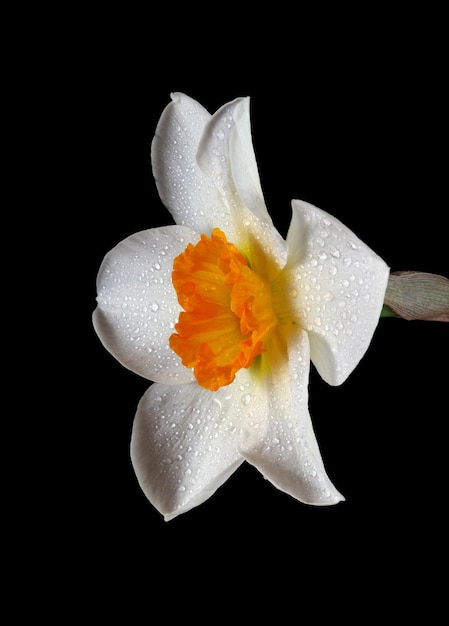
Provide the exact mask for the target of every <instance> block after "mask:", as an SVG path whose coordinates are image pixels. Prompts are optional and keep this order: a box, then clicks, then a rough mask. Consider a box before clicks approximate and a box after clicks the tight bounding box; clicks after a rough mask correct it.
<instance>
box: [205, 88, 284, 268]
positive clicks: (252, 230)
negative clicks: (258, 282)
mask: <svg viewBox="0 0 449 626" xmlns="http://www.w3.org/2000/svg"><path fill="white" fill-rule="evenodd" d="M197 159H198V163H199V165H200V167H201V168H202V170H203V171H204V173H205V174H206V175H207V176H208V177H209V178H210V180H211V181H212V183H213V184H214V186H215V187H216V189H217V190H218V191H219V192H220V194H221V196H222V198H223V202H224V203H225V204H226V206H227V207H228V209H229V213H230V215H231V218H232V219H231V220H230V221H229V222H228V223H227V224H225V225H224V226H220V228H221V229H222V230H223V231H224V232H225V233H226V236H227V238H228V239H229V241H232V242H233V243H235V244H236V245H237V246H238V248H239V249H240V250H241V251H242V252H243V253H244V254H245V255H247V256H248V258H249V260H250V263H251V265H252V267H254V266H255V265H257V259H254V256H256V257H258V259H259V265H260V261H261V259H262V257H263V256H268V257H270V258H271V259H272V261H271V262H272V263H273V264H275V265H276V266H277V267H278V268H279V267H282V266H283V265H284V263H285V261H286V246H285V242H284V240H283V239H282V237H281V235H280V234H279V233H278V231H277V230H276V229H275V228H274V226H273V222H272V220H271V217H270V215H269V214H268V211H267V208H266V206H265V201H264V198H263V194H262V189H261V186H260V180H259V173H258V168H257V162H256V157H255V154H254V148H253V143H252V138H251V124H250V110H249V98H237V99H236V100H234V101H233V102H230V103H228V104H226V105H224V106H223V107H221V108H220V109H219V110H218V111H217V112H216V113H215V114H214V115H213V116H212V117H211V119H210V120H209V122H208V123H207V124H206V126H205V129H204V133H203V136H202V138H201V142H200V145H199V148H198V154H197ZM268 273H269V272H268Z"/></svg>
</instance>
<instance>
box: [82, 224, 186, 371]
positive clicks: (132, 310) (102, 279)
mask: <svg viewBox="0 0 449 626" xmlns="http://www.w3.org/2000/svg"><path fill="white" fill-rule="evenodd" d="M197 239H198V236H197V235H196V233H194V232H193V231H192V230H190V229H189V228H185V227H183V226H166V227H163V228H153V229H150V230H145V231H142V232H140V233H136V234H135V235H132V236H131V237H128V238H127V239H125V240H124V241H122V242H121V243H119V244H118V245H117V246H116V247H115V248H114V249H113V250H111V251H110V252H109V253H108V254H107V255H106V257H105V259H104V261H103V263H102V265H101V268H100V271H99V273H98V278H97V292H98V296H97V302H98V306H97V308H96V310H95V312H94V317H93V320H94V326H95V329H96V331H97V334H98V335H99V337H100V339H101V341H102V342H103V344H104V346H105V347H106V348H107V349H108V350H109V351H110V352H111V353H112V354H113V355H114V356H115V358H116V359H117V360H118V361H120V362H121V363H122V364H123V365H125V366H126V367H128V368H129V369H131V370H132V371H134V372H136V373H137V374H140V375H141V376H143V377H145V378H147V379H149V380H155V381H159V382H164V383H180V382H190V381H191V380H192V379H193V374H192V372H191V371H190V370H188V369H186V368H185V367H183V366H182V365H181V362H180V359H179V357H178V356H177V355H176V354H175V353H174V352H173V351H172V350H171V349H170V347H169V345H168V339H169V337H170V335H171V334H172V332H173V328H174V324H175V322H176V320H177V318H178V315H179V311H180V306H179V304H178V301H177V297H176V292H175V290H174V287H173V284H172V280H171V273H172V269H173V259H174V257H175V256H177V255H178V254H180V253H181V252H182V251H183V250H184V249H185V247H186V245H187V244H188V243H189V242H194V243H196V240H197Z"/></svg>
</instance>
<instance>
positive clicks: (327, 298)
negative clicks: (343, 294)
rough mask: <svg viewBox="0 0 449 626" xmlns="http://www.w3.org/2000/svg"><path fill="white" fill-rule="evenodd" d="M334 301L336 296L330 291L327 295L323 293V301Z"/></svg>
mask: <svg viewBox="0 0 449 626" xmlns="http://www.w3.org/2000/svg"><path fill="white" fill-rule="evenodd" d="M333 299H334V294H333V293H331V292H330V291H326V293H323V300H325V301H326V302H331V301H332V300H333Z"/></svg>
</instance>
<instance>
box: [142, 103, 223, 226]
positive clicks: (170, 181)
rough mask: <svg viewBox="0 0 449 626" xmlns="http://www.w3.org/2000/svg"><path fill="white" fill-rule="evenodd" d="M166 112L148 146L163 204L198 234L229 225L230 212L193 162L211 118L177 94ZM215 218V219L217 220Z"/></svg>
mask: <svg viewBox="0 0 449 626" xmlns="http://www.w3.org/2000/svg"><path fill="white" fill-rule="evenodd" d="M172 99H173V101H172V102H171V103H170V104H169V105H168V106H167V107H166V108H165V110H164V111H163V113H162V115H161V118H160V120H159V123H158V126H157V128H156V134H155V137H154V139H153V143H152V146H151V161H152V166H153V174H154V177H155V179H156V185H157V189H158V191H159V195H160V197H161V200H162V202H163V203H164V204H165V206H166V207H167V208H168V210H169V211H170V213H171V214H172V216H173V218H174V220H175V222H176V223H177V224H183V225H186V226H189V227H190V228H193V230H196V231H197V232H199V233H206V234H210V232H211V230H212V229H213V228H214V227H215V226H218V227H220V228H223V225H224V224H225V223H227V222H229V217H230V216H229V210H227V209H226V207H225V206H224V205H223V202H222V200H221V197H220V194H219V193H218V191H217V189H216V187H215V186H214V184H213V183H212V182H211V180H210V178H209V177H208V176H205V175H204V173H203V172H202V170H201V169H200V168H199V167H198V164H197V162H196V153H197V150H198V144H199V142H200V139H201V137H202V135H203V131H204V127H205V125H206V124H207V122H208V120H209V119H210V114H209V113H208V112H207V111H206V109H204V108H203V107H202V106H201V105H200V104H199V103H198V102H196V101H195V100H192V98H189V97H188V96H186V95H184V94H180V93H176V94H173V95H172ZM217 218H218V219H217Z"/></svg>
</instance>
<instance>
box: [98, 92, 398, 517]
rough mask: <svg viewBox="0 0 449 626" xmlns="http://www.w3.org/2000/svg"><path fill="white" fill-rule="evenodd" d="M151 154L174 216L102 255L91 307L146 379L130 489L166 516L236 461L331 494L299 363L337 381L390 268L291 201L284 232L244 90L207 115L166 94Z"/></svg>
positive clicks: (277, 479)
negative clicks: (271, 203)
mask: <svg viewBox="0 0 449 626" xmlns="http://www.w3.org/2000/svg"><path fill="white" fill-rule="evenodd" d="M151 156H152V165H153V172H154V176H155V179H156V184H157V188H158V191H159V194H160V197H161V199H162V201H163V202H164V204H165V206H166V207H167V208H168V210H169V211H170V213H171V215H172V217H173V218H174V221H175V223H176V224H175V225H171V226H165V227H161V228H153V229H149V230H146V231H143V232H140V233H137V234H135V235H132V236H131V237H129V238H128V239H126V240H124V241H122V242H121V243H120V244H118V245H117V246H116V247H115V248H114V249H113V250H112V251H111V252H109V254H107V255H106V257H105V259H104V262H103V264H102V266H101V268H100V271H99V274H98V298H97V301H98V305H97V308H96V310H95V312H94V326H95V329H96V331H97V333H98V335H99V337H100V339H101V340H102V342H103V344H104V345H105V346H106V348H107V349H108V350H110V352H111V353H112V354H113V355H114V356H115V357H116V358H117V359H118V360H119V361H120V362H121V363H123V364H124V365H125V366H127V367H128V368H130V369H132V370H133V371H135V372H137V373H138V374H140V375H142V376H144V377H145V378H147V379H149V380H151V381H153V384H152V385H151V386H150V387H149V389H148V391H147V392H146V393H145V395H144V396H143V398H142V400H141V401H140V403H139V407H138V410H137V414H136V418H135V422H134V427H133V434H132V441H131V456H132V462H133V465H134V468H135V471H136V475H137V478H138V480H139V483H140V485H141V487H142V489H143V491H144V492H145V494H146V495H147V497H148V498H149V499H150V501H151V502H152V503H153V504H154V506H155V507H156V508H157V509H158V510H159V511H160V512H161V513H162V514H163V515H164V516H165V519H167V520H168V519H171V518H173V517H175V516H176V515H179V514H180V513H183V512H185V511H188V510H189V509H191V508H192V507H194V506H196V505H198V504H200V503H201V502H203V501H204V500H206V499H207V498H208V497H209V496H210V495H212V493H213V492H214V491H215V490H216V489H217V488H218V487H219V486H220V485H221V484H223V482H224V481H225V480H226V479H227V478H228V477H229V476H230V474H231V473H232V472H234V471H235V469H236V468H237V467H238V466H239V465H240V464H241V463H242V462H243V461H245V460H246V461H248V462H249V463H251V464H252V465H254V466H255V467H257V468H258V469H259V470H260V472H261V473H262V474H263V475H264V476H265V477H266V478H267V479H269V480H270V481H271V482H272V483H273V484H274V485H275V486H276V487H278V488H279V489H281V490H283V491H285V492H287V493H289V494H290V495H292V496H294V497H295V498H297V499H298V500H300V501H302V502H306V503H309V504H317V505H326V504H335V503H337V502H339V501H340V500H342V499H343V498H342V496H341V495H340V493H339V492H338V491H337V489H336V488H335V487H334V486H333V484H332V483H331V481H330V479H329V478H328V476H327V473H326V471H325V468H324V465H323V462H322V459H321V455H320V452H319V448H318V444H317V441H316V438H315V435H314V432H313V428H312V424H311V420H310V415H309V411H308V381H309V369H310V361H312V362H313V363H314V365H315V367H316V369H317V370H318V372H319V374H320V375H321V376H322V378H323V379H324V380H325V381H327V382H328V383H329V384H331V385H339V384H341V383H342V382H343V381H345V380H346V378H347V377H348V376H349V374H350V373H351V372H352V371H353V369H354V368H355V367H356V365H357V364H358V362H359V361H360V359H361V358H362V357H363V355H364V353H365V352H366V350H367V348H368V346H369V344H370V341H371V339H372V337H373V334H374V331H375V329H376V326H377V323H378V320H379V315H380V312H381V309H382V305H383V301H384V295H385V290H386V287H387V282H388V276H389V269H388V267H387V266H386V264H385V263H384V262H383V261H382V259H380V258H379V257H378V256H377V255H376V254H375V253H374V252H373V251H372V250H371V249H370V248H368V246H366V245H365V244H364V243H363V242H362V241H360V240H359V239H358V237H357V236H356V235H355V234H354V233H352V232H351V231H350V230H349V229H348V228H346V227H345V226H344V225H343V224H341V223H340V222H339V221H338V220H337V219H336V218H334V217H332V216H331V215H329V214H328V213H326V212H325V211H322V210H321V209H318V208H317V207H314V206H312V205H310V204H308V203H306V202H302V201H300V200H293V201H292V220H291V224H290V228H289V230H288V234H287V238H286V240H284V239H283V238H282V237H281V235H280V234H279V232H278V231H277V230H276V229H275V228H274V226H273V223H272V221H271V218H270V216H269V214H268V212H267V209H266V206H265V202H264V197H263V194H262V190H261V185H260V181H259V174H258V169H257V164H256V159H255V155H254V150H253V144H252V138H251V129H250V114H249V99H248V98H238V99H236V100H234V101H233V102H230V103H229V104H226V105H225V106H223V107H222V108H221V109H219V110H218V111H217V112H216V113H215V114H214V115H213V116H211V115H209V113H208V112H207V111H206V110H205V109H204V108H203V107H202V106H201V105H200V104H198V103H197V102H196V101H194V100H192V99H191V98H189V97H187V96H186V95H183V94H174V95H173V96H172V102H171V103H170V104H169V105H168V106H167V107H166V109H165V110H164V112H163V114H162V116H161V119H160V121H159V124H158V126H157V130H156V135H155V137H154V140H153V144H152V152H151Z"/></svg>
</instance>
